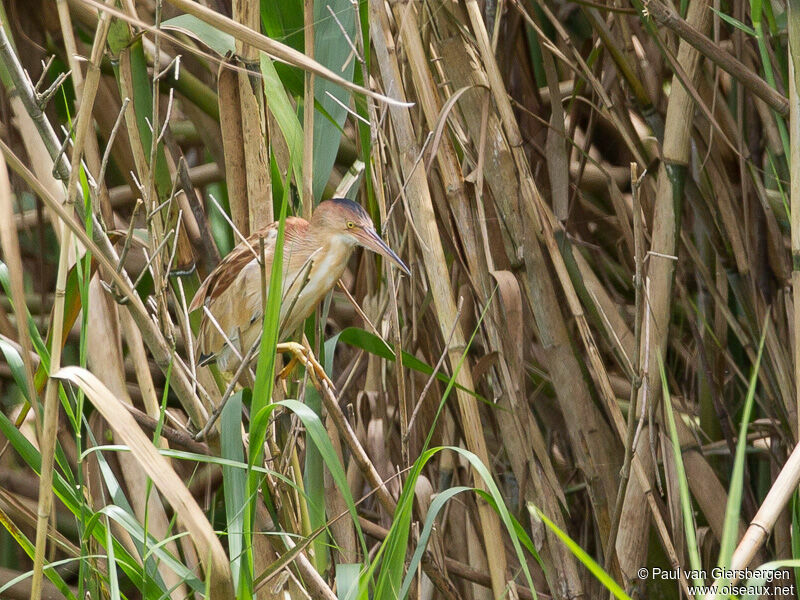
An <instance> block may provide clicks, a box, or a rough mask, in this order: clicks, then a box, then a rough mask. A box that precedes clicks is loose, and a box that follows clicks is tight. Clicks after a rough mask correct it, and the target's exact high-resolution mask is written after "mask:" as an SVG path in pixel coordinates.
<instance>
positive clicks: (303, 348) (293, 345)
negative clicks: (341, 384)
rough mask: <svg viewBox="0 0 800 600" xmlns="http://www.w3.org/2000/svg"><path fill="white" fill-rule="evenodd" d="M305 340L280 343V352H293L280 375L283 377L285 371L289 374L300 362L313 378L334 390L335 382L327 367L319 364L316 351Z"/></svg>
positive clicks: (278, 348) (278, 347) (278, 349)
mask: <svg viewBox="0 0 800 600" xmlns="http://www.w3.org/2000/svg"><path fill="white" fill-rule="evenodd" d="M303 342H304V343H303V344H299V343H297V342H284V343H281V344H278V346H277V351H278V352H289V353H291V354H292V359H291V360H290V361H289V364H288V365H286V367H285V368H284V369H282V370H281V372H280V375H279V377H283V376H284V373H286V375H287V376H288V373H289V371H291V369H293V368H294V366H295V365H296V364H297V363H298V362H299V363H302V364H303V366H304V367H305V368H306V370H307V371H308V373H309V374H310V375H311V377H312V379H314V380H315V381H316V382H318V383H320V384H322V385H324V386H327V387H328V388H329V389H330V390H333V389H334V387H333V382H332V381H331V380H330V378H329V377H328V374H327V373H326V372H325V369H323V368H322V365H321V364H319V361H318V360H317V358H316V357H315V356H314V351H313V350H311V348H310V347H309V345H308V342H306V341H305V339H304V340H303Z"/></svg>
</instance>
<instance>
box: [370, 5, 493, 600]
mask: <svg viewBox="0 0 800 600" xmlns="http://www.w3.org/2000/svg"><path fill="white" fill-rule="evenodd" d="M369 12H370V24H371V26H370V34H371V36H372V40H373V43H374V45H375V57H376V59H377V62H378V65H379V68H380V71H381V75H382V77H383V82H384V86H385V87H386V90H387V92H388V93H389V95H391V96H393V97H396V98H401V99H404V98H405V92H404V89H403V83H402V81H403V80H402V78H401V76H400V69H399V66H398V64H397V57H396V54H395V46H394V39H393V36H392V33H391V31H390V29H389V22H388V16H387V14H386V8H385V6H384V5H383V3H382V2H380V1H378V0H372V1H371V2H370V3H369ZM389 111H390V116H391V119H392V124H393V126H394V130H395V134H396V136H397V142H398V147H399V149H400V160H401V168H402V170H403V174H404V175H405V178H406V183H407V187H406V189H407V194H406V198H407V201H408V205H409V208H410V211H411V214H412V216H413V218H414V220H415V222H416V224H417V225H416V229H417V231H418V233H419V235H420V238H421V242H422V244H423V245H424V246H425V247H426V248H427V251H426V252H424V253H423V258H424V265H425V271H426V273H427V276H428V283H429V285H430V289H431V293H432V296H433V301H434V305H435V308H436V312H437V314H438V321H439V325H440V328H441V333H442V336H443V337H444V339H445V340H446V339H447V337H448V335H449V333H450V332H451V331H452V332H453V337H452V344H451V345H450V348H448V355H449V358H450V362H451V365H452V369H453V371H454V372H456V370H457V366H458V364H459V363H460V362H461V353H462V352H463V350H464V347H465V338H464V334H463V332H462V330H461V327H460V326H459V325H455V327H454V326H453V325H454V323H455V322H456V320H457V310H456V303H455V300H454V298H453V290H452V289H451V288H450V284H449V274H448V268H447V262H446V259H445V256H444V249H443V248H442V244H441V238H440V236H439V231H438V228H437V225H436V218H435V215H434V212H433V202H432V200H431V195H430V190H429V188H428V182H427V180H426V177H425V170H424V165H423V164H422V163H421V162H419V161H417V157H418V156H419V146H418V145H417V143H416V136H415V133H414V126H413V124H412V122H411V116H410V115H409V111H408V109H407V108H405V107H400V106H391V107H390V108H389ZM456 382H457V383H458V384H459V385H461V386H464V388H466V389H472V386H473V382H472V376H471V374H470V370H469V367H468V366H467V365H464V367H463V368H461V369H458V370H457V375H456ZM457 394H458V403H459V408H460V411H461V418H462V424H463V427H464V435H465V437H466V442H467V446H468V448H469V449H470V450H471V451H472V452H474V453H475V454H476V455H477V456H478V458H479V459H480V460H481V461H482V462H483V463H484V464H486V465H489V464H490V462H489V454H488V451H487V448H486V440H485V439H484V437H483V428H482V425H481V420H480V414H479V412H478V405H477V402H476V400H475V399H474V398H473V397H472V396H470V395H469V394H467V393H465V392H463V391H461V390H459V391H458V392H457ZM475 479H476V481H475V485H476V486H477V487H479V488H484V487H485V484H484V483H483V481H481V479H480V477H479V476H478V475H477V474H476V477H475ZM478 511H479V515H480V520H481V527H482V529H483V539H484V544H485V549H486V555H487V559H488V561H489V571H490V574H491V579H492V592H493V593H494V595H495V597H498V598H499V597H502V595H503V594H504V590H505V587H506V555H505V549H504V547H503V537H502V533H501V529H500V521H499V519H498V517H497V515H496V514H495V512H494V511H493V510H492V508H491V507H490V506H489V505H488V504H487V503H486V502H483V501H480V500H479V501H478Z"/></svg>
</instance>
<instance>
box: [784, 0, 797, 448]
mask: <svg viewBox="0 0 800 600" xmlns="http://www.w3.org/2000/svg"><path fill="white" fill-rule="evenodd" d="M788 5H789V19H788V23H787V25H788V29H789V136H790V144H789V147H790V148H792V155H791V159H790V163H789V168H790V175H791V189H790V195H791V211H792V212H791V215H792V301H793V304H794V311H793V314H794V319H793V321H794V322H793V323H792V325H793V327H794V389H795V403H796V408H797V410H796V413H797V419H798V422H797V423H794V424H793V427H794V439H795V441H797V440H798V438H800V310H798V307H800V146H798V144H800V96H798V91H800V85H799V83H800V82H798V77H800V0H789V2H788Z"/></svg>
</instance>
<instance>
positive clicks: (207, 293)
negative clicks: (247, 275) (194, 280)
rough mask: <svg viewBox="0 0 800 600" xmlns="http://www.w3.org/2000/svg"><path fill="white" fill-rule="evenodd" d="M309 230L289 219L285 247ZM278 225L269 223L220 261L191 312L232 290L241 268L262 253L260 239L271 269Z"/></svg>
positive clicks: (203, 285)
mask: <svg viewBox="0 0 800 600" xmlns="http://www.w3.org/2000/svg"><path fill="white" fill-rule="evenodd" d="M307 229H308V221H306V220H305V219H301V218H300V217H287V218H286V228H285V229H284V245H291V244H292V243H293V242H294V241H297V240H300V239H302V237H303V234H304V233H305V231H306V230H307ZM277 231H278V222H277V221H275V222H274V223H270V224H269V225H267V226H265V227H262V228H261V229H259V230H258V231H256V232H255V233H253V234H251V235H250V237H248V238H247V242H241V243H239V244H238V245H237V246H236V247H235V248H234V249H233V250H231V251H230V252H229V253H228V255H227V256H226V257H225V258H224V259H222V261H220V263H219V264H218V265H217V267H216V268H215V269H214V270H213V271H212V272H211V273H210V274H209V276H208V277H206V279H205V281H204V282H203V284H202V285H201V286H200V288H199V289H198V290H197V293H195V295H194V298H193V299H192V302H191V304H190V305H189V312H193V311H195V310H197V309H198V308H200V307H201V306H203V305H206V304H208V303H210V302H211V301H212V300H214V299H215V298H217V297H219V296H220V295H221V294H222V293H223V292H224V291H225V290H227V289H228V287H230V285H231V283H233V282H234V280H235V279H236V277H238V275H239V273H240V272H241V270H242V269H244V268H245V267H246V266H247V265H248V264H249V263H250V261H251V260H253V259H254V258H256V257H257V256H258V254H259V252H260V242H259V240H260V239H261V238H263V239H264V254H265V255H266V257H267V263H268V266H269V265H270V264H271V263H272V261H271V260H270V257H271V256H272V255H273V253H274V252H275V240H276V238H277Z"/></svg>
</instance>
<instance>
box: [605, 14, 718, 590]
mask: <svg viewBox="0 0 800 600" xmlns="http://www.w3.org/2000/svg"><path fill="white" fill-rule="evenodd" d="M687 21H688V22H689V23H690V24H691V25H692V26H693V27H694V28H696V29H697V30H699V31H706V30H707V29H708V27H709V25H710V11H709V9H708V2H707V1H706V0H698V1H697V2H692V3H691V4H690V5H689V12H688V14H687ZM700 58H701V56H700V54H699V53H698V52H697V51H696V50H695V49H694V48H692V47H691V46H690V45H689V44H688V43H686V42H684V41H681V42H680V45H679V47H678V58H677V62H678V64H679V65H680V66H681V67H682V68H683V70H684V72H685V74H686V76H687V78H688V81H689V82H694V81H696V80H697V77H698V76H699V73H700V69H699V65H700ZM694 108H695V103H694V100H693V98H692V95H691V94H690V93H689V91H687V90H686V88H685V87H684V86H683V84H682V83H681V80H680V78H678V77H677V76H675V77H673V80H672V91H671V93H670V96H669V104H668V106H667V117H666V122H665V127H664V143H663V151H662V156H663V161H662V166H661V168H660V169H659V172H658V184H657V195H656V199H655V205H654V209H653V210H654V214H653V225H652V238H651V245H650V257H649V263H648V269H647V273H646V275H645V277H646V279H649V282H650V285H649V287H648V288H647V290H648V296H647V298H646V301H645V304H646V306H648V310H646V311H645V314H644V315H643V316H642V331H643V332H648V333H647V334H646V335H645V340H646V342H645V343H644V344H643V345H642V348H641V353H642V356H641V364H642V368H643V369H644V381H643V385H642V388H641V390H640V391H639V399H638V404H639V406H645V405H646V406H648V407H650V408H651V410H652V407H654V406H655V405H656V403H657V402H658V399H659V398H660V391H661V385H660V375H659V356H666V351H667V341H668V334H669V315H670V310H671V307H672V284H673V275H674V272H675V262H676V261H675V259H674V258H673V257H674V255H675V253H676V249H677V242H678V240H679V236H680V215H681V209H682V206H683V194H684V190H683V184H684V181H685V178H686V176H687V169H688V163H689V153H690V144H691V135H692V127H691V123H692V121H693V117H694ZM649 475H650V476H652V471H651V472H650V473H649ZM631 483H632V484H633V485H629V486H628V490H627V494H626V497H625V504H629V503H632V504H634V505H637V504H639V503H641V502H642V500H643V496H642V494H643V490H642V487H641V482H639V481H637V480H634V481H633V482H631ZM623 512H624V510H623ZM648 526H649V525H648V523H647V520H642V521H639V522H638V523H631V524H630V527H629V532H628V533H629V534H631V533H632V532H631V530H632V529H638V531H637V532H636V533H635V534H633V535H634V537H639V536H646V531H647V527H648ZM646 549H647V545H646V543H645V544H642V545H640V546H638V552H631V553H629V554H627V555H626V559H627V561H623V560H622V559H623V557H622V555H620V560H621V565H620V566H621V568H622V571H623V573H625V574H626V576H630V574H631V573H634V572H635V570H636V569H637V568H638V567H639V565H640V564H641V563H642V561H644V559H645V557H646ZM625 563H627V564H625Z"/></svg>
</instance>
